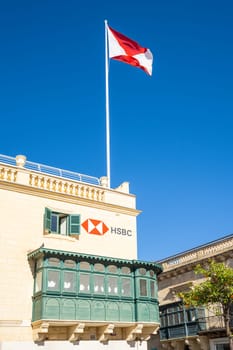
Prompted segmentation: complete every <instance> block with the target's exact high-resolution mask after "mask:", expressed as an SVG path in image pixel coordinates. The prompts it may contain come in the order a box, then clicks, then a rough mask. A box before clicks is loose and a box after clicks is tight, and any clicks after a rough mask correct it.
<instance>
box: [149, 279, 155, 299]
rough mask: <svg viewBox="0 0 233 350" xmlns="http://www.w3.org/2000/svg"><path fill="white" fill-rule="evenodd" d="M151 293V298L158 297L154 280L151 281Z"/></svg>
mask: <svg viewBox="0 0 233 350" xmlns="http://www.w3.org/2000/svg"><path fill="white" fill-rule="evenodd" d="M150 295H151V298H156V289H155V282H154V281H150Z"/></svg>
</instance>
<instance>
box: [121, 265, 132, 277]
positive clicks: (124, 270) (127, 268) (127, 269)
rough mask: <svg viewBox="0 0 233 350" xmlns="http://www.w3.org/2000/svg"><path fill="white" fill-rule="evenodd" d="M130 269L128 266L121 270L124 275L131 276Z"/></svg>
mask: <svg viewBox="0 0 233 350" xmlns="http://www.w3.org/2000/svg"><path fill="white" fill-rule="evenodd" d="M130 272H131V271H130V268H129V267H128V266H123V267H122V268H121V273H123V274H124V275H129V274H130Z"/></svg>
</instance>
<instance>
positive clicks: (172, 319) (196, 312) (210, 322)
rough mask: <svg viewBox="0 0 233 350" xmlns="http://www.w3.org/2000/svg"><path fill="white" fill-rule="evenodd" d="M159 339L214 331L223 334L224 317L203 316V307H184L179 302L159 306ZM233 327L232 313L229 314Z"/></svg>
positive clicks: (232, 326) (219, 334) (184, 336)
mask: <svg viewBox="0 0 233 350" xmlns="http://www.w3.org/2000/svg"><path fill="white" fill-rule="evenodd" d="M160 310H161V311H160V319H161V327H160V339H161V340H170V339H177V338H186V337H190V336H195V335H200V334H202V335H203V334H207V333H215V334H217V335H218V336H224V335H225V325H224V318H223V316H222V315H220V316H214V315H213V316H205V309H203V308H197V309H195V308H190V309H185V308H183V307H182V305H181V304H180V305H179V304H171V305H167V306H166V307H165V306H164V307H162V308H160ZM230 326H231V328H232V329H233V313H232V316H231V323H230Z"/></svg>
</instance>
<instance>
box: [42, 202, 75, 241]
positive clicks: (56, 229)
mask: <svg viewBox="0 0 233 350" xmlns="http://www.w3.org/2000/svg"><path fill="white" fill-rule="evenodd" d="M44 230H45V232H46V233H56V234H60V235H65V236H75V235H79V234H80V215H76V214H75V215H74V214H72V215H68V214H65V213H58V212H54V211H52V210H50V209H48V208H45V213H44Z"/></svg>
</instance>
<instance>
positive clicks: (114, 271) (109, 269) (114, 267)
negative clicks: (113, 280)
mask: <svg viewBox="0 0 233 350" xmlns="http://www.w3.org/2000/svg"><path fill="white" fill-rule="evenodd" d="M108 271H109V272H111V273H117V267H116V266H115V265H109V266H108Z"/></svg>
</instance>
